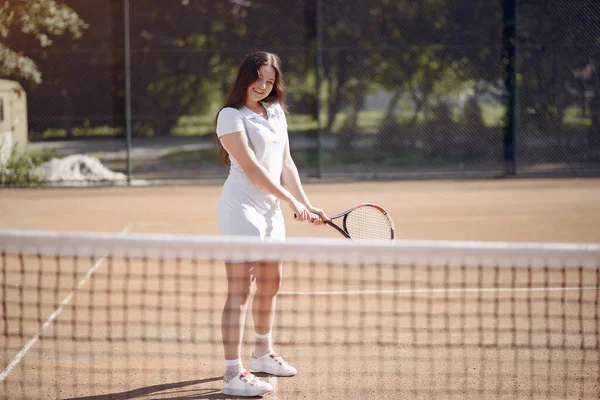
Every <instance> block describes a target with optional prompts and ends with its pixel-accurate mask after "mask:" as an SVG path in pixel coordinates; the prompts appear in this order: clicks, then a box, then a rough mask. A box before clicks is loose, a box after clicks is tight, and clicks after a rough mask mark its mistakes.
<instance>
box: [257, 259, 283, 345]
mask: <svg viewBox="0 0 600 400" xmlns="http://www.w3.org/2000/svg"><path fill="white" fill-rule="evenodd" d="M282 270H283V267H282V264H281V263H277V262H275V263H274V262H263V263H260V264H259V265H258V267H257V269H256V293H255V295H254V300H253V302H252V318H253V319H254V330H255V331H256V333H258V334H260V335H264V334H267V333H270V332H271V329H272V328H273V317H274V315H275V303H276V296H277V293H278V292H279V288H280V287H281V274H282Z"/></svg>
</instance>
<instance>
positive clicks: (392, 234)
mask: <svg viewBox="0 0 600 400" xmlns="http://www.w3.org/2000/svg"><path fill="white" fill-rule="evenodd" d="M361 207H373V208H376V209H377V210H379V211H380V212H381V213H382V214H383V215H385V217H386V218H387V219H388V222H389V223H390V240H394V239H396V228H395V227H394V221H392V218H391V217H390V214H388V212H387V211H386V210H385V209H384V208H383V207H381V206H380V205H377V204H374V203H360V204H357V205H355V206H354V207H352V208H349V209H347V210H346V211H344V212H342V213H339V214H336V215H333V216H330V217H329V221H325V223H326V224H327V225H329V226H331V227H332V228H334V229H335V230H337V231H338V232H339V233H340V234H341V235H343V236H344V237H345V238H347V239H352V237H351V236H350V234H349V233H348V228H347V227H346V220H347V219H348V215H350V213H351V212H352V211H354V210H356V209H357V208H361ZM294 217H295V214H294ZM341 217H344V219H343V220H342V227H340V226H338V225H337V224H335V223H333V222H332V220H334V219H337V218H341ZM311 218H313V219H314V218H321V217H320V216H319V215H317V214H314V213H311Z"/></svg>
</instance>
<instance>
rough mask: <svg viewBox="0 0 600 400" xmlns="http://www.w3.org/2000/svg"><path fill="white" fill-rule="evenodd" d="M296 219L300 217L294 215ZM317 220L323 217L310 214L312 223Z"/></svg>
mask: <svg viewBox="0 0 600 400" xmlns="http://www.w3.org/2000/svg"><path fill="white" fill-rule="evenodd" d="M296 218H298V216H297V215H296V213H294V219H296ZM317 218H321V216H320V215H318V214H315V213H312V212H311V213H310V220H311V221H314V220H315V219H317Z"/></svg>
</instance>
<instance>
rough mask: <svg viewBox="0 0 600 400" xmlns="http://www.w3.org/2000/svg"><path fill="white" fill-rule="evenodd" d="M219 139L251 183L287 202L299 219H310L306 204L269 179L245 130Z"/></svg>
mask: <svg viewBox="0 0 600 400" xmlns="http://www.w3.org/2000/svg"><path fill="white" fill-rule="evenodd" d="M219 139H220V140H221V144H222V145H223V147H224V148H225V150H227V152H228V153H229V155H230V156H231V157H233V158H235V159H236V161H237V162H238V164H239V165H240V167H241V168H242V169H243V170H244V173H245V174H246V176H247V177H248V179H250V181H252V183H254V184H255V185H256V186H258V187H259V188H261V189H262V190H264V191H265V192H267V193H270V194H272V195H274V196H276V197H277V198H279V199H280V200H281V201H283V202H285V203H287V204H288V205H289V206H290V208H291V209H292V211H294V212H295V213H296V215H297V219H298V220H299V221H306V220H309V219H310V213H309V211H308V209H307V208H306V206H305V205H304V204H302V203H301V202H299V201H298V200H297V199H296V198H295V197H294V196H292V194H291V193H290V192H288V191H287V190H286V189H285V188H284V187H283V186H281V184H280V183H278V182H275V181H274V180H273V179H271V177H270V176H269V174H268V173H267V171H266V170H265V169H264V167H263V166H262V165H260V163H259V162H258V160H257V159H256V155H255V154H254V151H252V149H251V148H250V144H249V143H248V136H247V135H246V132H233V133H228V134H226V135H222V136H221V137H220V138H219Z"/></svg>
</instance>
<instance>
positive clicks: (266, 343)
mask: <svg viewBox="0 0 600 400" xmlns="http://www.w3.org/2000/svg"><path fill="white" fill-rule="evenodd" d="M254 337H255V338H256V342H255V344H254V352H253V355H254V356H255V357H262V356H264V355H267V354H270V353H272V352H273V348H272V347H271V332H269V333H267V334H265V335H261V334H259V333H256V332H254Z"/></svg>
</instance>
